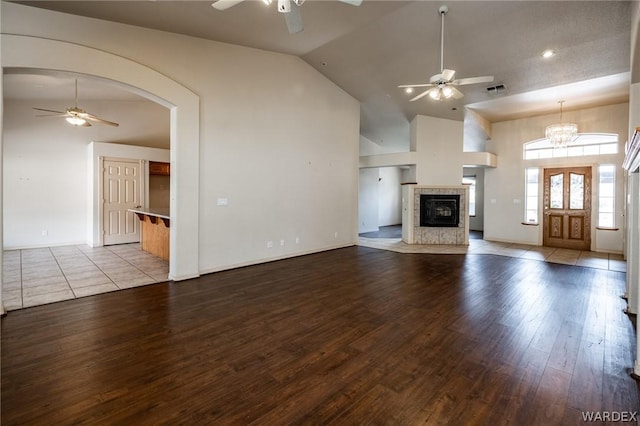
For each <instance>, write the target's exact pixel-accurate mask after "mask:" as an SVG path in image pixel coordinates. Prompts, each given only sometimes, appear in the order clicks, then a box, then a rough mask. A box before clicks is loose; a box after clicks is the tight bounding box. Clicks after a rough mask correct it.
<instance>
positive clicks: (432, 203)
mask: <svg viewBox="0 0 640 426" xmlns="http://www.w3.org/2000/svg"><path fill="white" fill-rule="evenodd" d="M459 206H460V195H459V194H420V226H428V227H438V228H443V227H451V228H454V227H455V228H457V227H458V222H459V221H460V207H459Z"/></svg>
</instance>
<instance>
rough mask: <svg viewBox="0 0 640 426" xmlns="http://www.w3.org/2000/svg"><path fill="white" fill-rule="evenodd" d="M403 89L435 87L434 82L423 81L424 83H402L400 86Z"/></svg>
mask: <svg viewBox="0 0 640 426" xmlns="http://www.w3.org/2000/svg"><path fill="white" fill-rule="evenodd" d="M398 87H399V88H401V89H406V88H407V87H433V83H423V84H401V85H400V86H398Z"/></svg>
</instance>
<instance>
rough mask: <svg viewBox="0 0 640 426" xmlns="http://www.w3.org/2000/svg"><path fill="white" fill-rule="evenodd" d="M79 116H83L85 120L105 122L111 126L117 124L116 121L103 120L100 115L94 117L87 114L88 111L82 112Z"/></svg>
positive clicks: (116, 125)
mask: <svg viewBox="0 0 640 426" xmlns="http://www.w3.org/2000/svg"><path fill="white" fill-rule="evenodd" d="M79 116H80V117H81V118H84V119H85V120H89V121H95V122H96V123H101V124H106V125H107V126H113V127H118V126H119V124H118V123H115V122H113V121H109V120H105V119H103V118H100V117H96V116H95V115H93V114H89V113H88V112H87V113H84V114H79ZM89 125H91V124H89Z"/></svg>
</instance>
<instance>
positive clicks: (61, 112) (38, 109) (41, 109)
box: [33, 108, 67, 117]
mask: <svg viewBox="0 0 640 426" xmlns="http://www.w3.org/2000/svg"><path fill="white" fill-rule="evenodd" d="M33 109H35V110H36V111H44V112H55V113H56V114H62V115H67V113H66V112H64V111H54V110H52V109H44V108H33ZM49 117H53V116H49Z"/></svg>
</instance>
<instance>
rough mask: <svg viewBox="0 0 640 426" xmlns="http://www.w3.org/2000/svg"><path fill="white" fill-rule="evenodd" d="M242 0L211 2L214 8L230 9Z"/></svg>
mask: <svg viewBox="0 0 640 426" xmlns="http://www.w3.org/2000/svg"><path fill="white" fill-rule="evenodd" d="M242 1H244V0H218V1H216V2H213V3H211V6H213V8H214V9H218V10H225V9H229V8H230V7H231V6H235V5H236V4H238V3H240V2H242Z"/></svg>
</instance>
